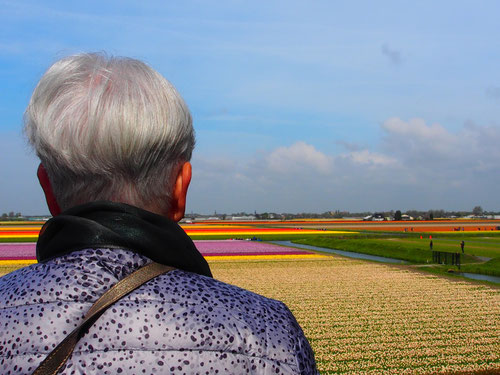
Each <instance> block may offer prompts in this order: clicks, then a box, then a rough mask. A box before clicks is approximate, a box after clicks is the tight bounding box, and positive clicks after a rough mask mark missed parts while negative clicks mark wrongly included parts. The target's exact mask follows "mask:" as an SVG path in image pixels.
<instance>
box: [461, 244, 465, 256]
mask: <svg viewBox="0 0 500 375" xmlns="http://www.w3.org/2000/svg"><path fill="white" fill-rule="evenodd" d="M464 247H465V242H464V241H462V242H460V248H461V249H462V254H463V253H464Z"/></svg>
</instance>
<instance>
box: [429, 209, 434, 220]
mask: <svg viewBox="0 0 500 375" xmlns="http://www.w3.org/2000/svg"><path fill="white" fill-rule="evenodd" d="M429 220H434V212H432V211H431V212H430V213H429Z"/></svg>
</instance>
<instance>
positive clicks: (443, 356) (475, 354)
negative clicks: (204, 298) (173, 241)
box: [211, 257, 500, 374]
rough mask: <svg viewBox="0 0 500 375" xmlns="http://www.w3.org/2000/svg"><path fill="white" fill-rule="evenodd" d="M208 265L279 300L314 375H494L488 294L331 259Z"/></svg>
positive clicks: (497, 349)
mask: <svg viewBox="0 0 500 375" xmlns="http://www.w3.org/2000/svg"><path fill="white" fill-rule="evenodd" d="M211 268H212V271H213V273H214V276H215V277H216V278H218V279H220V280H223V281H226V282H228V283H231V284H235V285H238V286H241V287H244V288H247V289H250V290H252V291H254V292H257V293H259V294H263V295H265V296H267V297H271V298H275V299H279V300H282V301H283V302H285V303H286V304H287V305H288V306H289V308H290V309H291V310H292V311H293V313H294V315H295V316H296V318H297V320H298V321H299V323H300V324H301V326H302V328H303V330H304V332H305V334H306V336H307V337H308V339H309V340H310V342H311V345H312V347H313V349H314V352H315V355H316V361H317V363H318V368H319V370H320V372H321V373H322V374H368V373H377V374H428V373H453V372H461V373H473V372H475V371H480V370H487V372H486V373H500V293H499V291H498V290H497V289H492V288H489V287H485V286H478V285H475V284H472V283H468V282H462V281H450V280H448V279H444V278H438V277H435V276H428V275H423V274H419V273H415V272H413V271H408V270H405V269H398V268H395V267H390V266H386V265H380V264H374V263H367V262H361V261H355V260H350V259H343V258H337V257H330V258H328V259H327V260H325V259H323V260H303V261H300V262H283V261H282V262H272V261H270V262H252V261H245V262H242V261H239V262H237V261H235V262H230V263H211Z"/></svg>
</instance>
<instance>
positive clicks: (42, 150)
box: [25, 53, 195, 210]
mask: <svg viewBox="0 0 500 375" xmlns="http://www.w3.org/2000/svg"><path fill="white" fill-rule="evenodd" d="M25 133H26V135H27V137H28V139H29V142H30V143H31V145H32V146H33V147H34V149H35V151H36V153H37V155H38V157H39V158H40V160H41V162H42V164H43V166H44V167H45V170H46V171H47V174H48V177H49V179H50V182H51V185H52V189H53V193H54V196H55V198H56V200H57V203H58V204H59V207H60V208H61V209H63V210H64V209H67V208H70V207H72V206H75V205H78V204H81V203H87V202H92V201H97V200H112V201H117V202H124V203H129V204H132V205H136V206H139V207H143V208H146V207H151V206H152V205H157V206H158V207H163V208H166V207H168V202H169V199H170V197H169V192H170V191H171V185H172V184H173V179H174V178H175V174H176V173H177V170H178V168H179V167H180V165H181V164H182V163H183V162H186V161H189V160H190V158H191V153H192V150H193V148H194V143H195V138H194V130H193V127H192V120H191V115H190V113H189V110H188V108H187V106H186V104H185V103H184V101H183V99H182V98H181V96H180V95H179V93H178V92H177V91H176V90H175V88H174V87H173V86H172V85H171V84H170V83H169V82H168V81H167V80H166V79H165V78H163V77H162V76H161V75H160V74H159V73H157V72H156V71H155V70H153V69H152V68H150V67H149V66H148V65H146V64H144V63H143V62H141V61H138V60H134V59H130V58H116V57H108V56H106V55H103V54H96V53H91V54H80V55H75V56H70V57H66V58H63V59H62V60H59V61H57V62H56V63H55V64H53V65H52V66H51V67H50V68H49V69H48V70H47V72H46V73H45V74H44V76H43V77H42V79H41V80H40V82H39V83H38V85H37V87H36V88H35V90H34V92H33V95H32V97H31V100H30V103H29V105H28V108H27V109H26V113H25Z"/></svg>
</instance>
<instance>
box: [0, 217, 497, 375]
mask: <svg viewBox="0 0 500 375" xmlns="http://www.w3.org/2000/svg"><path fill="white" fill-rule="evenodd" d="M2 229H3V232H2V231H0V275H1V274H2V272H3V273H5V272H9V271H11V270H13V269H15V268H19V267H22V266H25V265H28V264H30V263H35V262H36V259H35V242H34V241H35V240H36V237H37V235H38V231H39V227H38V229H37V228H36V227H33V226H31V227H29V229H26V231H23V228H22V227H18V228H16V229H15V230H13V227H11V228H2ZM266 229H269V230H270V231H274V232H275V233H279V234H280V235H282V234H283V233H286V232H279V231H280V230H283V231H285V230H286V231H288V234H289V235H290V238H297V234H299V233H300V234H302V235H308V234H309V232H310V231H312V232H313V233H314V234H318V233H319V232H321V233H320V234H328V233H335V232H333V231H330V230H323V231H318V230H315V229H311V228H309V229H302V228H299V227H297V228H260V227H259V228H256V227H252V226H249V225H246V224H242V223H238V224H236V225H232V226H230V225H226V226H224V225H217V226H211V225H203V226H202V225H199V226H197V227H194V226H193V228H191V229H188V228H185V230H186V232H187V233H188V234H189V235H190V236H192V237H193V240H194V242H195V244H196V246H197V248H198V249H199V250H200V252H201V253H202V254H203V255H204V257H205V258H206V259H207V261H208V262H209V264H210V268H211V269H212V272H213V274H214V277H215V278H217V279H219V280H222V281H224V282H227V283H230V284H234V285H237V286H240V287H243V288H246V289H249V290H251V291H254V292H256V293H259V294H262V295H264V296H266V297H269V298H274V299H278V300H281V301H283V302H285V303H286V305H287V306H288V307H289V308H290V310H291V311H292V312H293V313H294V315H295V317H296V318H297V321H298V322H299V324H300V325H301V327H302V328H303V330H304V333H305V335H306V336H307V338H308V339H309V341H310V343H311V346H312V348H313V350H314V352H315V357H316V361H317V365H318V369H319V370H320V372H321V373H322V374H372V373H374V374H434V373H439V374H453V373H460V374H473V373H477V374H489V373H499V374H500V289H499V288H498V287H495V286H491V285H483V284H478V283H474V282H470V281H465V280H462V279H452V278H448V277H442V276H436V275H431V274H424V273H421V272H418V271H417V270H415V269H414V268H412V267H409V266H394V265H385V264H381V263H374V262H367V261H361V260H353V259H349V258H343V257H340V256H336V255H325V254H321V255H320V254H317V253H313V252H310V251H305V250H301V249H296V248H291V247H284V246H278V245H275V244H271V243H267V242H262V241H245V240H234V239H233V240H220V239H218V236H219V235H221V233H225V235H231V236H234V237H239V236H256V235H258V233H269V231H267V232H266ZM245 230H246V231H245ZM259 231H260V232H259ZM14 232H15V233H14ZM200 233H202V234H200ZM337 233H338V232H337ZM2 236H3V237H2ZM9 236H10V237H9ZM14 236H17V237H14ZM30 236H31V237H30ZM211 236H212V237H213V238H215V239H210V238H212V237H211ZM200 238H203V239H200ZM207 238H208V239H207ZM16 241H17V242H16ZM2 270H3V271H2Z"/></svg>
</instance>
